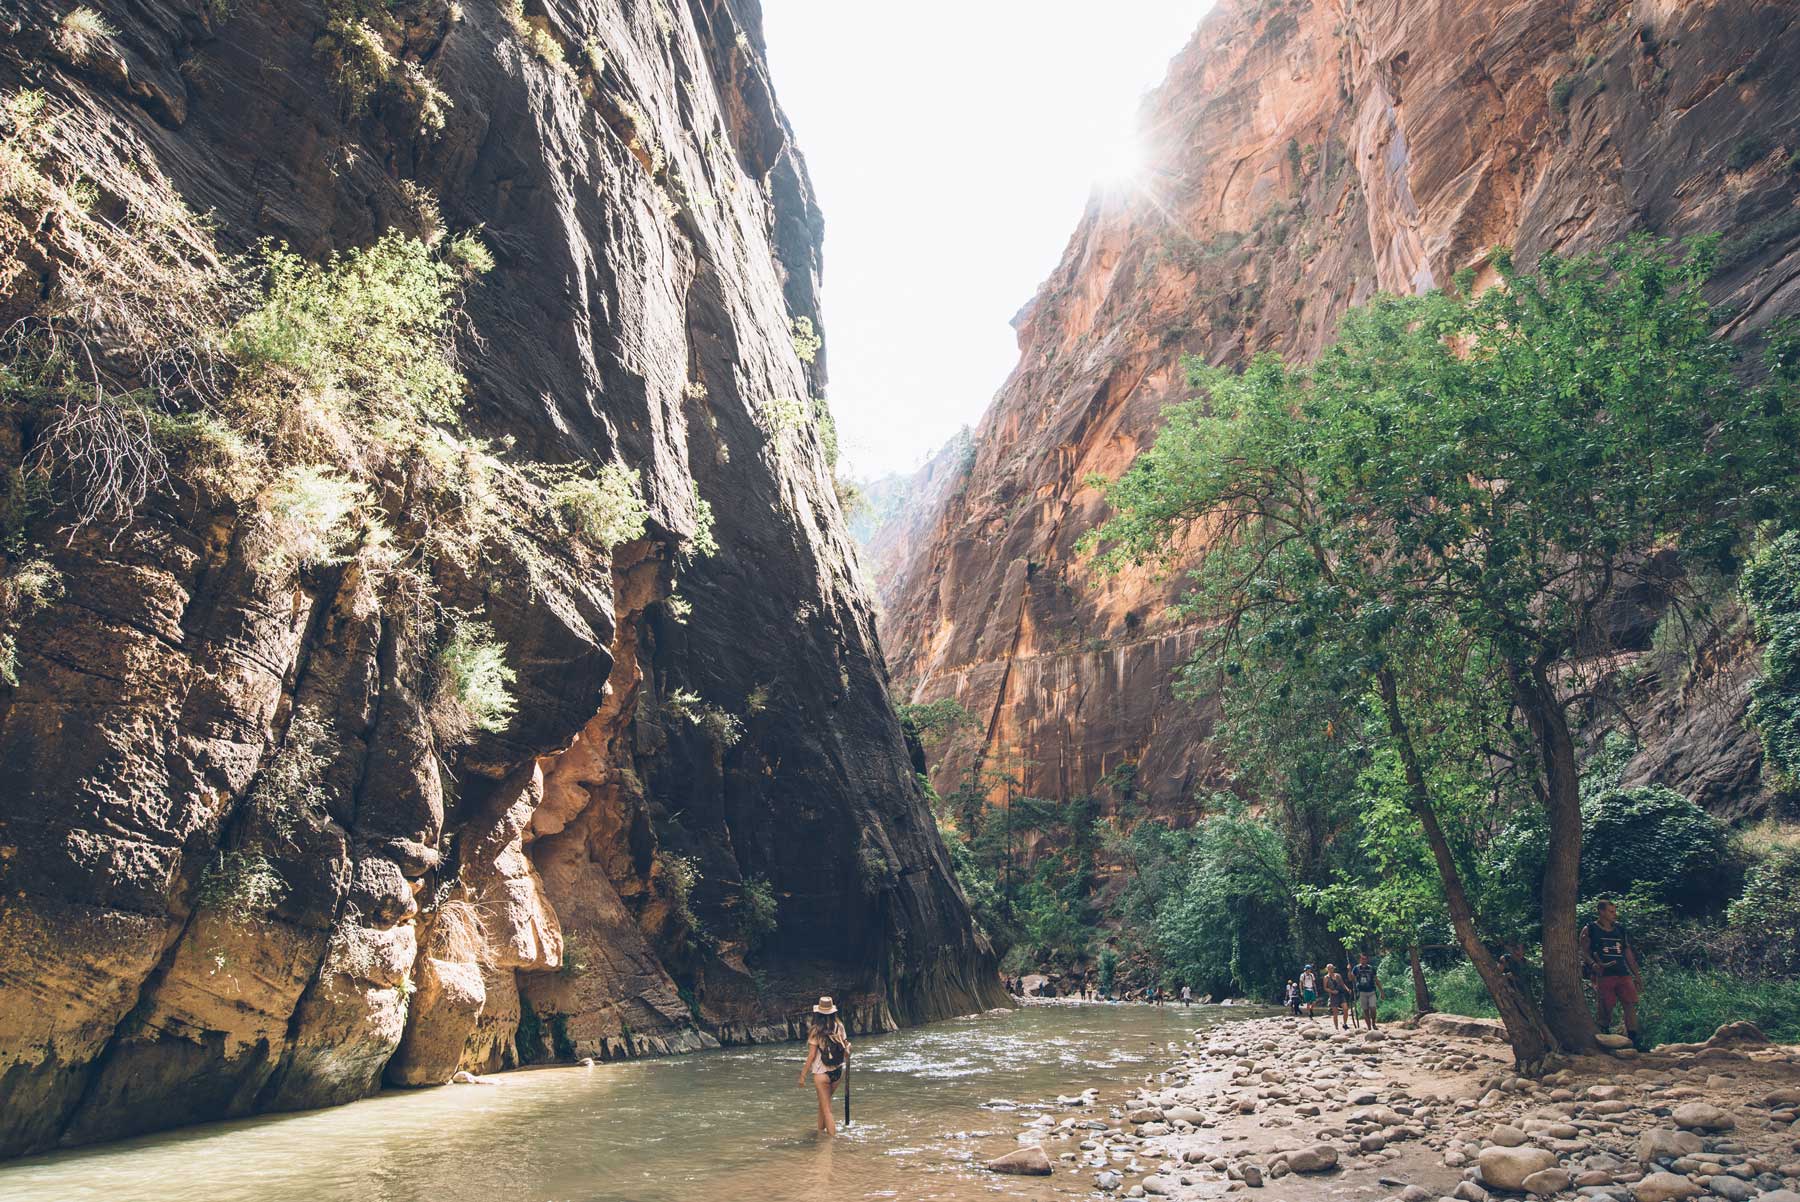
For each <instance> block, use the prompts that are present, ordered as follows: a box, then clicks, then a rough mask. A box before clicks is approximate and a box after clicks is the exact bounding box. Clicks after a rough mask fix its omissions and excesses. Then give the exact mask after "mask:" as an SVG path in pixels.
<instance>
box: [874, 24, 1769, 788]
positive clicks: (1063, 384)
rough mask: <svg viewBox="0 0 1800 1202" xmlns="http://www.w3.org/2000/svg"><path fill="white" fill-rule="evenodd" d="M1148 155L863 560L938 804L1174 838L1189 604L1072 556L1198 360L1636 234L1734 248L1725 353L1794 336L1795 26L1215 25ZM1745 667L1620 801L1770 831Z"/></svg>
mask: <svg viewBox="0 0 1800 1202" xmlns="http://www.w3.org/2000/svg"><path fill="white" fill-rule="evenodd" d="M1140 125H1141V128H1142V130H1143V133H1144V137H1145V140H1146V142H1147V145H1148V148H1149V162H1148V167H1147V169H1146V170H1145V171H1144V172H1143V173H1142V174H1141V178H1140V179H1139V180H1138V181H1137V182H1136V183H1135V184H1134V185H1131V186H1120V187H1115V188H1112V189H1110V190H1107V191H1104V192H1099V193H1096V195H1095V197H1094V199H1093V200H1092V202H1091V203H1090V206H1089V208H1088V211H1087V213H1086V214H1085V215H1084V217H1083V218H1082V220H1081V222H1080V224H1079V226H1078V227H1077V228H1076V230H1075V233H1074V236H1073V237H1072V238H1071V239H1070V241H1069V244H1068V248H1067V250H1066V251H1065V252H1064V255H1063V259H1062V262H1061V263H1060V264H1059V265H1058V267H1057V268H1056V270H1055V271H1054V272H1053V273H1052V274H1051V276H1050V278H1049V279H1048V280H1046V281H1045V283H1044V284H1043V286H1042V287H1041V288H1040V289H1039V291H1038V293H1037V295H1036V296H1035V297H1034V298H1032V300H1031V301H1030V303H1029V304H1027V305H1026V306H1025V308H1024V309H1023V310H1022V311H1021V312H1020V314H1019V315H1018V317H1017V318H1016V319H1015V323H1014V324H1015V326H1016V328H1017V330H1018V338H1019V363H1018V366H1017V367H1016V368H1015V369H1014V371H1013V373H1012V375H1011V377H1010V378H1009V379H1008V380H1007V382H1006V384H1005V385H1004V387H1003V388H1002V389H1001V391H1000V392H999V394H998V395H997V397H996V398H995V399H994V401H993V403H992V404H991V405H990V407H989V408H988V410H987V412H986V413H985V415H984V416H983V417H982V419H981V421H980V423H979V425H978V426H977V427H976V428H975V430H974V432H973V436H972V439H970V440H968V441H967V442H966V443H958V444H953V445H952V446H950V447H947V448H946V449H945V450H944V452H942V453H940V455H938V456H937V457H936V458H934V459H933V460H932V461H931V462H930V463H929V464H927V465H926V466H925V467H924V468H923V469H921V470H920V471H919V472H918V473H917V474H916V475H915V476H913V477H912V478H910V479H905V480H891V481H887V482H884V483H883V484H882V485H881V491H882V492H884V493H885V494H886V495H887V505H886V507H885V510H884V520H883V522H882V523H881V525H880V527H879V528H878V529H875V530H873V531H871V532H870V534H869V536H868V538H867V539H866V540H865V545H866V550H867V554H868V559H869V567H870V574H871V576H872V577H873V579H874V580H875V581H876V582H877V585H876V587H877V591H878V595H879V597H880V601H881V606H882V612H881V619H880V625H881V632H882V637H883V640H884V642H885V644H886V646H887V648H888V652H889V655H890V658H891V662H892V664H893V666H894V671H895V675H896V678H897V679H898V680H900V681H901V682H902V683H903V684H904V686H905V687H906V688H907V690H908V693H909V696H910V697H911V699H912V700H915V701H932V700H936V699H938V698H944V697H952V698H955V699H956V700H958V701H959V702H961V703H962V704H963V705H964V706H965V707H967V709H969V710H970V711H971V712H972V714H973V715H974V718H975V723H976V726H975V729H973V730H972V731H966V732H963V733H961V734H959V735H958V736H956V737H955V738H953V739H950V740H947V741H946V743H945V744H944V746H943V748H942V749H941V751H940V752H939V754H938V755H937V757H936V760H935V762H934V764H933V768H932V771H933V776H934V780H935V783H936V785H937V786H938V788H939V789H940V790H948V789H950V788H953V787H955V786H956V785H957V784H958V783H959V782H961V781H963V780H964V779H966V774H967V772H968V771H969V769H970V768H971V766H973V765H976V764H980V765H983V766H985V767H987V768H988V769H992V770H998V771H1001V772H1003V773H1007V774H1010V775H1014V776H1017V777H1019V778H1021V779H1022V781H1023V788H1024V791H1025V792H1026V793H1028V794H1033V795H1038V796H1046V797H1073V796H1080V795H1083V794H1090V793H1095V792H1099V793H1101V794H1102V795H1104V796H1105V797H1107V798H1108V799H1109V800H1110V799H1112V798H1114V797H1116V796H1117V795H1118V790H1117V789H1116V788H1105V787H1101V785H1100V782H1101V781H1102V779H1103V778H1104V777H1106V775H1107V774H1108V773H1109V772H1113V771H1114V770H1116V769H1118V768H1119V766H1120V765H1135V778H1134V779H1133V781H1132V782H1131V788H1132V789H1133V790H1134V791H1135V793H1136V794H1137V795H1138V796H1139V797H1140V798H1142V799H1145V800H1147V801H1149V802H1150V803H1151V804H1153V805H1155V806H1157V807H1159V808H1161V809H1163V810H1165V811H1167V810H1170V809H1173V808H1176V807H1179V806H1181V805H1182V803H1184V802H1186V801H1188V800H1190V799H1192V798H1193V797H1194V796H1195V795H1196V793H1203V792H1204V791H1205V790H1207V789H1208V788H1210V787H1214V786H1217V785H1220V784H1222V783H1224V781H1225V780H1226V779H1227V777H1228V772H1227V766H1226V765H1222V764H1221V763H1220V762H1219V761H1218V758H1217V756H1216V754H1215V753H1214V750H1213V748H1212V747H1211V746H1210V745H1209V743H1208V738H1207V735H1208V730H1209V727H1210V722H1211V720H1212V718H1213V712H1212V711H1211V710H1209V707H1208V706H1207V705H1206V704H1205V703H1201V704H1188V703H1184V702H1178V701H1175V700H1174V699H1173V698H1172V697H1171V695H1170V685H1171V674H1172V672H1173V670H1174V669H1175V668H1176V667H1177V666H1178V665H1180V664H1181V663H1182V662H1183V661H1184V660H1185V659H1186V658H1187V657H1188V656H1189V655H1190V654H1191V653H1192V650H1193V647H1194V642H1195V631H1194V630H1193V629H1192V628H1191V627H1189V626H1186V625H1184V624H1183V623H1182V622H1181V621H1180V620H1179V619H1177V618H1175V617H1174V616H1172V615H1171V614H1170V613H1169V609H1168V606H1169V603H1170V601H1171V600H1172V599H1174V598H1175V597H1176V596H1177V595H1178V593H1179V592H1180V590H1181V586H1182V582H1181V581H1180V580H1179V579H1167V578H1165V579H1157V578H1155V577H1153V576H1152V575H1150V574H1148V573H1144V572H1135V573H1128V574H1126V575H1124V576H1122V577H1119V578H1116V579H1112V580H1098V579H1096V578H1095V577H1094V576H1092V575H1091V574H1090V573H1089V572H1088V571H1087V570H1086V569H1085V567H1084V565H1083V564H1082V562H1081V561H1080V558H1079V557H1078V556H1077V554H1076V552H1075V544H1076V541H1077V540H1078V539H1079V538H1080V537H1081V536H1082V535H1083V534H1084V533H1086V532H1087V531H1088V530H1090V529H1092V528H1093V527H1094V526H1095V525H1096V524H1097V523H1098V522H1100V521H1102V520H1104V518H1105V516H1106V508H1105V506H1104V504H1103V502H1102V500H1101V497H1100V494H1099V493H1098V492H1097V491H1096V490H1095V489H1094V488H1092V487H1090V486H1089V485H1088V483H1087V480H1088V479H1089V477H1090V476H1091V475H1094V474H1099V475H1102V476H1108V477H1111V476H1116V475H1118V474H1119V473H1120V472H1122V471H1123V470H1124V469H1125V468H1126V467H1127V466H1128V465H1129V464H1130V463H1131V462H1132V460H1133V459H1134V458H1135V457H1136V456H1137V455H1138V453H1139V452H1140V451H1142V450H1143V449H1145V448H1146V447H1147V446H1148V445H1149V444H1150V443H1151V442H1152V440H1153V439H1154V437H1155V434H1156V431H1157V428H1158V424H1159V423H1158V415H1159V413H1160V411H1161V410H1162V408H1163V407H1164V406H1165V405H1168V404H1170V403H1172V402H1175V401H1179V400H1185V399H1187V398H1188V396H1189V390H1188V389H1187V388H1186V386H1185V381H1184V378H1183V372H1182V369H1181V366H1180V361H1181V358H1182V356H1184V355H1195V356H1199V357H1201V358H1203V359H1205V360H1207V361H1209V362H1212V363H1215V364H1233V363H1241V362H1243V361H1245V360H1246V359H1247V357H1248V356H1250V355H1252V354H1255V353H1258V352H1264V351H1269V352H1275V353H1278V354H1280V355H1282V356H1284V357H1286V358H1288V359H1290V360H1292V361H1305V360H1308V359H1310V358H1312V357H1313V356H1314V355H1316V354H1317V353H1318V352H1319V350H1320V349H1321V348H1322V347H1323V346H1325V345H1326V344H1327V343H1328V341H1329V340H1330V338H1331V336H1332V334H1333V331H1334V329H1335V326H1336V323H1337V321H1338V319H1339V317H1340V316H1341V315H1342V314H1343V312H1344V311H1345V309H1347V308H1349V307H1350V306H1353V305H1356V304H1359V303H1361V302H1363V301H1365V300H1367V299H1368V298H1369V297H1370V296H1372V295H1373V294H1375V293H1376V292H1380V291H1387V292H1409V291H1418V290H1423V289H1429V288H1432V287H1436V286H1439V285H1443V284H1446V283H1448V282H1449V281H1450V279H1451V277H1452V276H1453V275H1454V274H1455V273H1456V272H1458V271H1459V270H1462V269H1465V268H1467V269H1471V270H1473V271H1474V272H1475V273H1476V274H1477V277H1478V278H1479V277H1481V276H1482V275H1483V274H1484V273H1487V274H1488V276H1489V278H1491V267H1490V265H1489V259H1488V254H1489V250H1490V248H1492V247H1494V246H1496V245H1509V246H1512V247H1514V248H1516V251H1517V253H1518V255H1519V256H1520V257H1521V259H1522V260H1523V261H1525V262H1529V261H1530V260H1531V259H1532V258H1533V257H1534V256H1535V255H1537V254H1538V253H1540V252H1542V251H1546V250H1555V251H1562V252H1574V251H1580V250H1582V249H1585V248H1593V247H1598V246H1601V245H1604V244H1607V243H1610V242H1613V241H1615V240H1617V239H1619V238H1622V237H1624V236H1626V235H1628V234H1631V233H1634V232H1646V233H1652V234H1658V235H1665V236H1671V237H1679V236H1684V235H1689V234H1697V233H1710V232H1714V231H1718V232H1721V233H1723V234H1724V235H1725V241H1724V244H1723V247H1722V255H1721V261H1722V264H1723V268H1722V270H1721V272H1720V274H1719V277H1718V280H1717V282H1716V283H1715V284H1714V286H1713V288H1712V292H1713V294H1714V295H1715V296H1716V298H1717V300H1718V302H1719V304H1720V306H1721V313H1722V319H1721V320H1722V321H1723V328H1724V329H1725V331H1726V332H1727V333H1729V334H1730V335H1731V336H1733V337H1737V338H1745V339H1752V340H1753V339H1754V338H1755V337H1756V336H1757V334H1758V332H1759V331H1761V330H1763V329H1766V328H1767V326H1768V325H1769V324H1770V323H1771V322H1773V321H1775V320H1777V319H1778V318H1780V317H1782V316H1784V315H1786V314H1790V313H1793V312H1795V311H1796V310H1800V208H1797V207H1796V202H1797V198H1800V158H1796V152H1797V151H1800V9H1796V8H1795V6H1794V5H1792V4H1786V3H1755V2H1750V0H1694V2H1689V3H1679V2H1675V0H1662V2H1655V3H1652V2H1637V3H1622V2H1618V0H1581V2H1577V3H1569V2H1567V0H1498V2H1496V3H1488V4H1469V3H1460V2H1452V0H1404V2H1402V0H1263V2H1260V3H1255V2H1250V0H1222V2H1221V3H1220V4H1219V5H1218V7H1217V8H1216V9H1215V10H1214V11H1213V13H1212V14H1211V15H1209V16H1208V17H1207V18H1206V19H1205V21H1204V22H1203V24H1202V25H1201V26H1200V29H1199V31H1198V33H1196V35H1195V36H1194V38H1193V40H1192V42H1191V43H1190V44H1189V45H1188V47H1187V48H1186V49H1185V50H1183V51H1182V52H1181V53H1180V54H1179V55H1178V56H1177V57H1176V58H1175V59H1174V61H1173V62H1172V63H1171V65H1170V69H1169V74H1168V77H1167V79H1166V80H1165V81H1164V83H1163V84H1162V86H1161V87H1160V88H1158V89H1157V90H1156V91H1155V92H1154V93H1153V94H1151V95H1150V96H1149V97H1148V98H1147V100H1146V101H1145V103H1144V105H1143V108H1142V110H1141V112H1140ZM1644 633H1645V634H1646V635H1647V634H1648V627H1646V629H1645V631H1644ZM1749 670H1750V665H1749V663H1748V661H1747V660H1746V659H1743V658H1740V659H1739V660H1738V661H1737V662H1736V663H1734V664H1733V665H1730V666H1728V668H1727V669H1726V670H1725V678H1724V683H1723V688H1722V689H1719V690H1714V691H1713V695H1712V696H1711V699H1709V700H1707V701H1706V702H1705V704H1704V705H1699V703H1698V702H1696V703H1695V704H1696V705H1699V708H1697V709H1695V708H1691V707H1688V706H1687V705H1686V704H1685V703H1683V702H1682V701H1681V700H1680V699H1675V700H1674V701H1667V702H1665V703H1664V704H1661V705H1659V707H1658V708H1657V710H1656V712H1655V713H1654V714H1653V715H1651V719H1650V720H1649V726H1648V728H1647V729H1648V730H1649V733H1650V734H1651V740H1652V742H1653V743H1654V746H1651V747H1649V748H1648V749H1647V751H1646V754H1645V755H1644V756H1643V757H1641V758H1640V761H1639V763H1638V764H1636V765H1635V766H1634V774H1635V777H1636V778H1637V779H1659V780H1665V781H1668V782H1670V783H1673V784H1675V785H1676V786H1677V787H1681V788H1684V789H1685V790H1686V791H1688V792H1690V793H1693V794H1696V795H1697V796H1698V797H1699V799H1701V800H1703V801H1705V802H1707V803H1708V804H1711V805H1714V806H1715V807H1717V808H1722V809H1724V810H1726V811H1729V812H1733V813H1749V812H1754V811H1755V810H1756V809H1757V808H1758V807H1759V806H1761V805H1763V804H1765V802H1766V793H1765V790H1764V788H1763V785H1762V782H1761V778H1760V752H1759V750H1758V749H1757V746H1756V740H1755V738H1754V736H1753V735H1748V734H1747V733H1746V732H1745V731H1744V730H1743V728H1742V725H1741V718H1742V713H1743V705H1744V700H1745V694H1744V681H1745V679H1746V677H1747V675H1748V672H1749ZM1113 779H1114V781H1117V780H1118V777H1116V776H1115V777H1114V778H1113Z"/></svg>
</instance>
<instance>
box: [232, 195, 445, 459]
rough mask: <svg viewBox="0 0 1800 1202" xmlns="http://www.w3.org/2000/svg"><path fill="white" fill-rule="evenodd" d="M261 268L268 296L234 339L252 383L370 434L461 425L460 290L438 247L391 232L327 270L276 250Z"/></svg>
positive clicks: (267, 250) (268, 248)
mask: <svg viewBox="0 0 1800 1202" xmlns="http://www.w3.org/2000/svg"><path fill="white" fill-rule="evenodd" d="M259 259H260V263H261V266H262V269H263V273H264V275H265V277H266V279H267V281H268V291H267V295H266V297H265V299H264V301H263V303H262V304H261V305H260V306H259V307H258V308H257V309H255V310H254V311H253V312H251V313H249V314H248V315H246V316H245V317H243V318H242V319H240V320H239V321H238V322H237V323H236V324H235V325H234V326H233V327H232V330H231V333H230V339H229V347H230V349H231V351H232V352H233V353H234V354H235V355H236V356H237V357H238V358H239V360H240V361H241V362H242V363H243V364H244V366H245V368H246V369H247V371H248V372H249V373H250V374H251V375H252V376H253V377H255V376H257V375H259V374H260V375H264V376H274V377H276V378H277V379H278V381H279V382H280V383H282V384H285V385H289V386H291V387H292V388H296V389H298V390H300V391H302V392H304V393H305V394H307V396H308V397H309V398H310V399H312V400H313V401H315V402H317V403H319V404H321V405H322V406H324V407H325V408H327V409H328V410H341V409H346V408H347V409H350V410H352V411H354V412H356V413H358V414H359V415H360V416H362V417H364V418H366V419H368V423H369V424H371V425H376V426H379V425H380V424H382V423H386V422H399V423H403V424H412V423H416V422H419V421H433V422H444V423H450V424H454V423H455V421H456V419H457V411H458V410H459V408H460V407H461V403H462V390H463V380H462V376H461V374H460V373H459V372H458V371H457V369H456V365H455V361H454V358H453V356H452V355H451V353H450V348H451V346H452V335H453V332H454V323H455V314H456V312H457V306H458V302H459V300H460V296H461V286H460V282H459V280H458V277H457V273H456V270H455V269H454V268H453V267H452V266H451V265H450V264H449V263H447V262H444V261H443V260H440V259H438V258H435V257H434V256H433V255H432V253H431V248H430V247H428V246H426V245H425V243H424V242H422V241H420V240H419V239H417V238H413V237H409V236H407V235H405V234H401V233H399V232H398V231H392V230H390V231H389V232H388V233H386V234H383V235H382V236H381V237H380V238H379V239H377V240H376V241H375V242H374V243H373V244H372V245H370V246H367V247H363V248H360V249H357V250H352V251H349V252H348V253H346V254H342V255H339V254H334V255H332V257H331V258H330V260H328V261H327V263H326V264H325V265H324V266H320V265H318V264H314V263H309V262H307V261H306V260H305V259H303V258H301V257H300V256H299V255H296V254H294V253H292V252H291V251H289V250H288V249H287V248H286V247H285V246H276V245H273V244H269V243H265V244H264V245H263V247H262V249H261V251H260V255H259Z"/></svg>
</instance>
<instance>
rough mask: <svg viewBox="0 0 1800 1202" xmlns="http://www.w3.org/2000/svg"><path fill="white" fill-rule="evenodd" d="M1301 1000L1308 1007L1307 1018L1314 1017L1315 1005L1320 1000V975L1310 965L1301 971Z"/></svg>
mask: <svg viewBox="0 0 1800 1202" xmlns="http://www.w3.org/2000/svg"><path fill="white" fill-rule="evenodd" d="M1300 1000H1301V1002H1303V1003H1304V1004H1305V1006H1306V1017H1308V1018H1312V1017H1314V1015H1313V1004H1314V1003H1315V1002H1317V1001H1318V1000H1319V974H1318V973H1316V972H1314V971H1313V966H1312V965H1310V964H1308V965H1307V966H1306V967H1305V968H1303V969H1301V970H1300Z"/></svg>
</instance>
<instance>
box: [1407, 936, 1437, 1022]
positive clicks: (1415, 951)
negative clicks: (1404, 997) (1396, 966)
mask: <svg viewBox="0 0 1800 1202" xmlns="http://www.w3.org/2000/svg"><path fill="white" fill-rule="evenodd" d="M1406 958H1407V960H1408V961H1409V962H1410V963H1411V964H1412V981H1413V1013H1414V1014H1430V1013H1431V1011H1432V1008H1433V1007H1432V1005H1431V990H1430V989H1428V988H1426V985H1425V965H1424V964H1423V963H1422V962H1421V961H1420V959H1419V945H1418V944H1416V943H1409V944H1407V945H1406Z"/></svg>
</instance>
